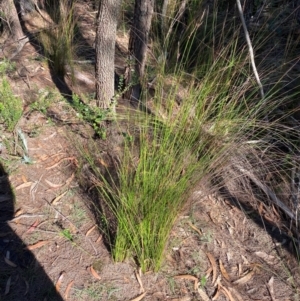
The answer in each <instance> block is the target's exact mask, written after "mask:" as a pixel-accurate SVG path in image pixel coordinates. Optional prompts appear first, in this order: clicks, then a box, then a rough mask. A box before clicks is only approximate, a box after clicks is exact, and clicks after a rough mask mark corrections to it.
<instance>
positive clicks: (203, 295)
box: [198, 287, 210, 301]
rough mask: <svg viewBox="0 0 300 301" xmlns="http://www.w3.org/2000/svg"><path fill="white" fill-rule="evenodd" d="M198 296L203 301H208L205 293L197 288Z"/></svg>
mask: <svg viewBox="0 0 300 301" xmlns="http://www.w3.org/2000/svg"><path fill="white" fill-rule="evenodd" d="M198 294H199V295H200V297H201V298H202V300H203V301H210V299H209V297H208V296H207V294H206V292H205V291H204V290H202V289H201V288H199V287H198Z"/></svg>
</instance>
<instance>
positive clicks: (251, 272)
mask: <svg viewBox="0 0 300 301" xmlns="http://www.w3.org/2000/svg"><path fill="white" fill-rule="evenodd" d="M254 273H255V271H254V270H252V271H250V272H249V273H248V274H246V275H245V276H243V277H242V278H240V279H238V280H236V281H234V282H233V284H237V285H242V284H245V283H247V282H248V281H249V280H250V279H251V278H252V277H253V275H254Z"/></svg>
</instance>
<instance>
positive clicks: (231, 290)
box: [228, 287, 244, 301]
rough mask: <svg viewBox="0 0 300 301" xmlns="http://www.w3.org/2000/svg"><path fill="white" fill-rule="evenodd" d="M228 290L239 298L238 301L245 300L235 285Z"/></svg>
mask: <svg viewBox="0 0 300 301" xmlns="http://www.w3.org/2000/svg"><path fill="white" fill-rule="evenodd" d="M228 290H229V291H230V292H231V294H233V295H234V296H235V297H236V298H237V299H238V301H244V299H243V298H242V296H241V295H240V294H239V293H238V291H236V290H235V289H234V288H233V287H229V288H228Z"/></svg>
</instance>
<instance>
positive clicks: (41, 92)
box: [0, 4, 300, 301]
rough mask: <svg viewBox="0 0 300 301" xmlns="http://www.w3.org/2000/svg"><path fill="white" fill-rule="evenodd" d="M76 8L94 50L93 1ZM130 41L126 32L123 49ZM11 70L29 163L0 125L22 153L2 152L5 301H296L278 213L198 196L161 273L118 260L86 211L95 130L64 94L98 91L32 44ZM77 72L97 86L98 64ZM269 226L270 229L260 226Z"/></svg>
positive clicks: (0, 242) (293, 265) (107, 146)
mask: <svg viewBox="0 0 300 301" xmlns="http://www.w3.org/2000/svg"><path fill="white" fill-rule="evenodd" d="M77 9H78V15H79V16H84V17H80V18H79V22H80V24H81V25H80V31H81V35H82V37H83V38H84V40H85V43H87V44H89V45H90V48H91V49H92V45H93V42H94V38H95V33H94V32H93V30H92V29H93V28H94V17H95V14H93V13H92V12H90V13H85V14H83V13H82V12H81V13H80V10H81V11H85V12H89V11H90V10H89V7H87V4H78V7H77ZM126 40H127V39H126V36H125V35H123V33H119V37H118V43H119V45H120V46H121V47H123V48H124V47H126ZM124 41H125V42H124ZM88 54H89V53H88ZM89 55H91V57H92V56H93V53H92V51H91V54H89ZM122 59H123V58H122V57H121V56H120V55H119V56H117V57H116V63H117V64H118V65H122V64H124V61H122ZM13 61H14V63H15V64H16V69H15V71H14V73H11V74H9V78H10V79H9V80H10V84H11V86H12V88H13V90H14V93H15V94H16V95H18V96H19V97H21V98H22V99H23V101H24V112H23V116H22V118H21V120H20V121H19V124H18V128H19V129H21V131H22V132H23V133H24V134H25V137H26V141H27V144H28V155H29V158H30V160H31V163H30V164H25V163H24V162H22V159H21V157H22V153H21V149H22V148H21V147H20V145H21V141H20V138H18V134H17V133H13V134H11V133H8V132H5V130H4V128H2V127H0V142H2V144H3V145H4V143H3V142H4V140H5V141H11V142H12V143H11V144H10V145H11V146H13V147H16V150H17V153H18V155H17V156H12V155H11V153H12V152H13V151H12V150H10V149H9V147H8V146H7V145H6V147H3V149H2V152H1V156H2V159H3V160H4V161H5V162H6V166H5V167H6V171H7V173H8V175H7V179H8V180H9V183H8V184H9V185H7V186H5V184H7V183H6V175H5V174H4V173H2V175H1V178H0V179H1V182H0V185H1V186H0V188H1V189H0V193H1V195H0V206H1V211H0V212H1V215H2V216H1V217H0V219H1V229H2V230H1V233H0V254H1V257H0V300H6V301H17V300H18V301H36V300H41V301H42V300H47V301H51V300H72V301H75V300H85V301H92V300H120V301H129V300H149V301H150V300H151V301H155V300H157V301H158V300H161V301H163V300H173V301H175V300H177V301H179V300H180V301H192V300H204V301H206V300H216V301H225V300H230V301H233V300H236V301H241V300H244V301H247V300H249V301H250V300H265V301H275V300H278V301H288V300H290V301H292V300H293V301H296V300H299V299H300V289H299V288H300V267H299V258H297V256H295V255H294V254H293V253H292V252H291V250H292V249H293V241H292V240H291V239H290V238H289V237H288V235H285V234H284V233H283V232H281V231H279V230H278V228H282V227H281V225H280V226H278V225H279V224H280V223H281V221H280V217H279V214H278V212H277V211H276V210H275V208H273V209H272V210H271V211H270V210H267V208H265V207H263V206H262V207H261V210H260V212H259V214H258V213H257V212H255V211H249V210H246V209H244V208H243V207H242V206H239V205H238V204H235V203H233V202H232V201H231V200H228V199H226V198H222V197H220V196H218V195H216V194H210V193H209V192H207V191H205V188H203V187H198V188H195V190H194V191H193V192H191V194H190V197H189V201H188V205H187V206H186V208H185V209H184V211H183V212H181V213H180V214H179V216H178V219H177V222H176V224H175V225H174V227H173V230H172V233H171V235H170V238H169V242H168V246H167V248H166V250H165V260H164V262H163V265H162V268H161V270H160V271H159V272H157V273H154V272H148V273H145V274H141V273H140V271H139V269H138V267H137V266H136V264H135V263H134V262H133V261H130V260H128V261H126V262H123V263H114V262H113V261H112V258H111V255H110V253H109V250H108V249H107V247H106V246H105V243H104V239H103V236H102V235H101V232H100V231H99V229H98V224H97V221H96V220H95V218H94V214H93V212H91V209H90V208H91V207H90V206H89V204H90V203H91V201H90V196H89V194H88V190H89V188H90V187H86V186H85V185H83V184H82V182H81V177H80V173H81V172H82V166H81V158H80V154H79V152H78V146H79V145H80V146H81V147H82V148H85V146H86V145H87V144H88V143H89V142H90V141H91V140H90V139H91V137H93V135H94V130H93V129H92V128H91V127H90V126H89V125H88V124H86V123H85V122H84V121H83V120H82V119H80V118H78V114H77V112H76V111H75V110H74V108H73V107H72V106H71V104H70V103H69V102H68V101H67V100H66V99H65V98H64V97H63V96H62V92H63V90H64V89H66V90H68V89H70V90H71V91H73V92H75V93H77V94H80V93H86V94H88V93H91V94H92V93H94V87H93V85H91V84H88V83H87V81H85V82H82V83H81V82H80V81H78V82H77V84H76V86H74V85H72V84H71V82H70V81H69V79H68V78H66V79H65V83H62V85H59V84H58V83H57V81H56V80H54V79H53V74H51V72H50V70H49V67H48V65H47V63H46V61H45V60H43V59H42V56H41V54H40V53H39V49H38V48H37V47H35V46H34V45H32V44H30V43H27V44H26V46H25V47H24V49H23V50H22V52H21V53H19V55H18V56H17V57H15V58H14V60H13ZM77 67H78V68H80V69H81V72H82V73H84V74H85V76H86V78H90V80H91V81H93V77H94V71H93V65H92V64H91V65H85V66H79V65H78V66H77ZM66 87H67V88H66ZM122 105H123V106H126V103H123V104H122ZM33 108H34V109H33ZM118 110H122V106H121V105H120V106H119V107H117V112H118ZM113 126H114V125H113V124H112V125H111V126H110V128H109V129H108V131H107V139H106V140H105V141H101V140H100V139H99V138H95V139H98V140H99V141H98V142H97V143H98V145H99V148H101V149H99V154H100V153H108V152H110V151H114V149H115V151H118V148H119V145H118V143H119V141H118V138H116V137H117V136H121V134H120V133H119V132H118V131H121V130H122V129H120V128H118V129H114V128H113ZM101 164H104V165H105V164H106V163H105V162H101ZM84 186H85V187H84ZM91 186H92V181H91ZM10 196H11V197H10ZM265 220H267V221H268V222H270V223H271V224H272V225H273V227H269V226H265V227H264V221H265ZM3 225H5V226H3ZM32 261H34V264H33V265H32ZM139 296H144V297H143V298H142V297H141V298H138V297H139ZM207 296H209V298H208V297H207ZM206 298H207V299H206Z"/></svg>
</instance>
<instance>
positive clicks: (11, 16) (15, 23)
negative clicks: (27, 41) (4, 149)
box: [0, 0, 24, 40]
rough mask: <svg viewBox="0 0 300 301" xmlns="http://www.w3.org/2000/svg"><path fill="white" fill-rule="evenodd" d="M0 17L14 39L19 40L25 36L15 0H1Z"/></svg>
mask: <svg viewBox="0 0 300 301" xmlns="http://www.w3.org/2000/svg"><path fill="white" fill-rule="evenodd" d="M0 12H1V15H0V17H1V18H2V19H3V21H4V23H5V24H6V26H7V27H8V29H9V31H10V35H11V36H12V38H13V39H14V40H18V39H20V38H21V37H23V36H24V33H23V30H22V27H21V24H20V20H19V18H18V12H17V9H16V7H15V4H14V1H13V0H0Z"/></svg>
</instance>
